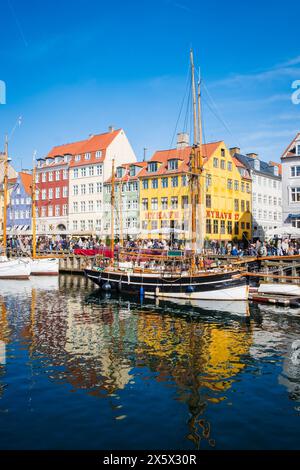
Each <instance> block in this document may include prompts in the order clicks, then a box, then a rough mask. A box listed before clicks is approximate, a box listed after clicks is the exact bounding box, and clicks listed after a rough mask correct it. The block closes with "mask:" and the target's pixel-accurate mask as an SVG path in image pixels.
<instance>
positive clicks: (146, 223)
mask: <svg viewBox="0 0 300 470" xmlns="http://www.w3.org/2000/svg"><path fill="white" fill-rule="evenodd" d="M142 230H148V220H142Z"/></svg>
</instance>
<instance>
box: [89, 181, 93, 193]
mask: <svg viewBox="0 0 300 470" xmlns="http://www.w3.org/2000/svg"><path fill="white" fill-rule="evenodd" d="M93 193H94V184H93V183H89V194H93Z"/></svg>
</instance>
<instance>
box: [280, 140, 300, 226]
mask: <svg viewBox="0 0 300 470" xmlns="http://www.w3.org/2000/svg"><path fill="white" fill-rule="evenodd" d="M281 163H282V199H283V223H284V225H287V224H288V225H290V224H291V225H292V226H293V227H297V228H299V229H300V132H298V134H297V135H296V137H295V138H294V139H293V141H292V142H291V143H290V144H289V146H288V147H287V148H286V149H285V151H284V152H283V154H282V156H281Z"/></svg>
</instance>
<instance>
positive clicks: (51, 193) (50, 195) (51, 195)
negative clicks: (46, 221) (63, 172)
mask: <svg viewBox="0 0 300 470" xmlns="http://www.w3.org/2000/svg"><path fill="white" fill-rule="evenodd" d="M48 198H49V199H53V188H50V189H49V191H48Z"/></svg>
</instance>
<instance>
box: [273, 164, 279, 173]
mask: <svg viewBox="0 0 300 470" xmlns="http://www.w3.org/2000/svg"><path fill="white" fill-rule="evenodd" d="M274 175H275V176H278V175H279V169H278V166H276V165H275V166H274Z"/></svg>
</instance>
